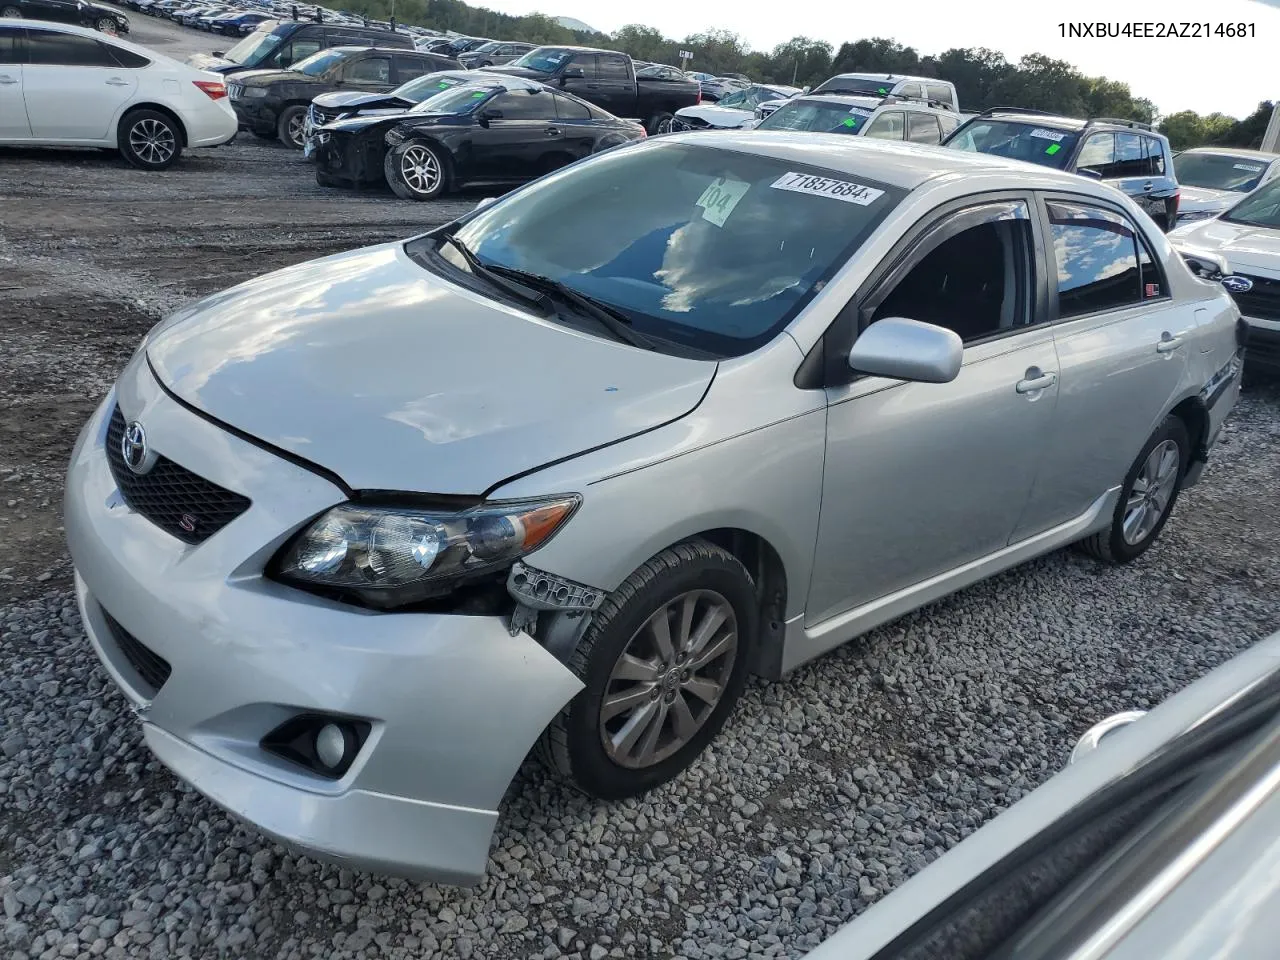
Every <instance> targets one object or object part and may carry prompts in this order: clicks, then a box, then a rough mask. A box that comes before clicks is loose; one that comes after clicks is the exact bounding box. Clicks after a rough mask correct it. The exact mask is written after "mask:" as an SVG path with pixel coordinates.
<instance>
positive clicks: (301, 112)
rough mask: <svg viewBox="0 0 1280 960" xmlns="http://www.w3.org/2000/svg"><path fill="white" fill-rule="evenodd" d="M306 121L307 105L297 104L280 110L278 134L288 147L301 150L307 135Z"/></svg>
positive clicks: (277, 124)
mask: <svg viewBox="0 0 1280 960" xmlns="http://www.w3.org/2000/svg"><path fill="white" fill-rule="evenodd" d="M306 123H307V108H306V107H301V106H298V105H297V104H295V105H293V106H292V107H285V108H284V109H283V110H281V111H280V118H279V119H278V120H277V121H276V136H277V137H278V138H279V139H280V142H281V143H283V144H284V145H285V146H286V147H292V148H293V149H294V150H301V149H302V142H303V140H304V139H305V137H306V130H305V127H306Z"/></svg>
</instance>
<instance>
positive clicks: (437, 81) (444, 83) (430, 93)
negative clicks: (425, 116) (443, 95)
mask: <svg viewBox="0 0 1280 960" xmlns="http://www.w3.org/2000/svg"><path fill="white" fill-rule="evenodd" d="M463 82H464V81H463V80H462V79H461V78H460V77H442V76H440V75H439V74H432V73H428V74H426V75H425V76H421V77H414V78H413V79H412V80H410V81H409V82H408V83H406V84H402V85H401V86H398V87H396V88H395V89H394V90H392V91H391V94H390V96H393V97H399V98H400V99H401V100H410V101H412V102H413V103H421V102H422V101H423V100H426V99H427V98H428V97H434V96H435V95H436V94H437V93H439V92H440V91H441V90H448V89H450V88H451V87H456V86H457V85H458V84H460V83H463Z"/></svg>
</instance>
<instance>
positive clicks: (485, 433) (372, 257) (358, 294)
mask: <svg viewBox="0 0 1280 960" xmlns="http://www.w3.org/2000/svg"><path fill="white" fill-rule="evenodd" d="M145 349H146V351H147V357H148V359H149V360H150V362H151V365H152V367H153V368H154V370H155V371H156V374H157V375H158V376H159V378H160V380H161V381H162V382H163V383H164V384H165V385H166V387H167V388H168V389H169V390H171V391H172V392H173V393H174V394H176V395H177V396H178V397H180V398H181V399H182V400H184V401H185V402H187V403H189V404H191V405H192V406H194V407H195V408H197V409H199V410H202V411H204V412H205V413H207V414H209V415H210V416H212V417H214V418H215V419H217V420H220V421H222V422H223V423H226V424H228V425H229V426H231V427H235V428H238V429H239V430H242V431H244V432H246V433H249V434H251V435H253V436H255V437H258V438H259V439H261V440H263V441H266V442H267V443H270V444H272V445H274V446H276V447H278V448H280V449H282V450H285V451H287V452H289V453H291V454H294V455H296V456H299V457H302V458H304V459H306V460H309V461H311V462H312V463H315V464H317V465H319V466H322V467H325V468H327V469H329V470H331V471H333V472H335V473H337V474H338V475H339V476H340V477H342V479H343V480H344V481H345V482H346V483H347V484H348V485H349V486H350V487H352V488H353V489H381V490H407V491H418V492H425V493H438V494H464V495H465V494H471V495H478V494H481V493H484V492H485V491H487V490H488V489H489V488H490V487H492V486H494V485H495V484H497V483H499V482H500V481H502V480H505V479H507V478H508V477H511V476H514V475H516V474H520V473H523V472H526V471H528V470H532V469H535V468H537V467H539V466H542V465H543V464H546V463H549V462H552V461H557V460H562V459H564V458H566V457H571V456H574V455H576V454H579V453H583V452H585V451H587V450H592V449H595V448H598V447H601V446H605V445H608V444H610V443H614V442H616V441H618V440H622V439H625V438H626V437H628V436H632V435H634V434H637V433H641V432H643V431H645V430H649V429H651V428H653V427H657V426H660V425H662V424H664V423H668V422H670V421H672V420H675V419H678V418H680V417H682V416H684V415H685V414H687V413H689V412H690V411H691V410H693V409H694V408H695V407H697V405H698V404H699V402H700V401H701V399H702V397H703V395H704V394H705V393H706V390H707V387H708V386H709V385H710V383H711V379H712V377H713V376H714V375H715V370H716V364H715V363H714V362H710V361H702V360H690V359H684V358H680V357H671V356H666V355H663V354H660V353H654V352H650V351H645V350H641V349H638V348H635V347H630V346H627V345H626V344H622V343H616V342H614V341H611V340H604V339H599V338H596V337H594V336H590V335H588V334H585V333H579V332H577V331H574V330H571V329H569V328H567V327H564V326H561V325H559V324H556V323H553V322H550V321H543V320H540V319H537V318H533V317H531V316H529V315H527V314H525V313H522V312H520V311H518V310H516V309H514V308H511V307H507V306H505V305H503V304H500V303H497V302H494V301H492V300H489V299H487V298H485V297H483V296H481V295H479V294H475V293H472V292H470V291H468V290H465V289H463V288H461V287H458V286H455V285H453V284H451V283H449V282H447V281H446V280H444V279H442V278H441V277H439V276H437V275H435V274H433V273H431V272H429V271H427V270H426V269H424V268H423V267H421V266H420V265H418V264H417V263H415V262H414V261H413V260H412V259H410V257H409V256H408V255H407V254H406V253H405V252H404V248H403V246H402V245H401V244H399V243H395V244H384V245H380V246H376V247H369V248H365V249H363V250H356V251H352V252H350V253H344V254H338V255H336V256H332V257H326V258H324V259H323V260H314V261H311V262H309V263H303V264H299V265H298V266H295V267H290V268H287V269H285V270H280V271H277V272H275V273H270V274H267V275H266V276H263V277H259V278H257V279H255V280H251V281H249V282H248V283H244V284H241V285H239V286H237V287H233V288H231V289H229V290H225V291H223V292H221V293H217V294H214V295H213V296H211V297H207V298H205V299H204V300H201V301H199V302H197V303H195V304H192V305H191V306H189V307H187V308H185V309H183V310H182V311H180V312H179V313H177V314H175V315H173V317H171V318H170V319H169V320H168V321H166V322H165V323H163V324H161V325H160V326H159V327H157V329H156V330H155V331H154V332H153V333H152V334H151V335H150V336H149V338H148V340H147V343H146V347H145Z"/></svg>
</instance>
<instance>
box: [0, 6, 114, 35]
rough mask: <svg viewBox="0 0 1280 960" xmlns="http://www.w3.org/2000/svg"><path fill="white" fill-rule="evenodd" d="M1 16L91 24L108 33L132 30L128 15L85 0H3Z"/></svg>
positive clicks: (75, 24) (101, 31)
mask: <svg viewBox="0 0 1280 960" xmlns="http://www.w3.org/2000/svg"><path fill="white" fill-rule="evenodd" d="M0 18H3V19H6V20H43V21H45V22H47V23H69V24H72V25H74V26H80V27H91V28H92V29H94V30H97V31H98V32H99V33H105V34H107V35H109V36H116V35H118V34H121V33H128V32H129V18H128V17H127V16H126V15H125V14H123V13H121V12H120V11H119V10H114V9H112V8H111V7H105V6H102V5H100V4H96V3H87V2H85V0H0Z"/></svg>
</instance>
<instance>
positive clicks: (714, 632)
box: [66, 132, 1239, 883]
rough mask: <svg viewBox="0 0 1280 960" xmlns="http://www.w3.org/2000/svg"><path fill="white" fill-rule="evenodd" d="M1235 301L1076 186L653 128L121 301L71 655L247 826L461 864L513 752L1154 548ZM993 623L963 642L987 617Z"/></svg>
mask: <svg viewBox="0 0 1280 960" xmlns="http://www.w3.org/2000/svg"><path fill="white" fill-rule="evenodd" d="M1238 318H1239V313H1238V311H1237V309H1236V307H1235V306H1234V304H1233V302H1232V300H1231V299H1230V297H1229V296H1228V294H1227V293H1226V291H1225V290H1224V289H1223V288H1222V286H1221V285H1220V284H1218V283H1213V282H1209V281H1206V280H1204V279H1201V278H1198V277H1196V276H1194V275H1193V274H1192V273H1191V272H1190V271H1189V269H1188V268H1187V267H1186V265H1185V264H1184V262H1183V261H1182V260H1181V259H1180V258H1179V257H1178V256H1177V255H1176V254H1175V253H1174V252H1173V251H1172V249H1171V248H1170V246H1169V244H1168V242H1167V240H1166V239H1165V237H1164V235H1163V234H1162V233H1161V232H1160V230H1159V229H1158V228H1157V227H1156V226H1155V224H1153V223H1152V221H1151V220H1150V219H1148V218H1147V217H1146V215H1145V214H1143V213H1142V212H1141V211H1140V210H1139V209H1138V208H1137V207H1135V206H1134V205H1133V204H1132V203H1131V202H1129V201H1128V200H1127V199H1125V198H1124V197H1123V196H1122V195H1121V194H1119V193H1117V192H1115V191H1113V190H1111V189H1110V188H1108V187H1105V186H1102V185H1100V184H1096V183H1093V182H1090V181H1087V180H1084V179H1082V178H1079V177H1075V176H1071V175H1068V174H1062V173H1058V172H1055V171H1051V170H1047V169H1043V168H1032V167H1029V166H1024V165H1021V164H1017V163H1016V162H1014V161H1006V160H1001V159H999V158H993V157H989V156H985V155H976V154H975V155H969V154H963V153H958V152H956V151H951V150H940V149H929V148H922V147H918V146H914V145H909V144H895V143H889V142H881V141H865V140H863V138H846V137H837V136H830V137H828V136H825V135H814V136H810V137H804V138H795V137H790V136H787V135H785V134H782V135H773V134H765V133H760V132H752V133H747V134H734V133H729V134H725V135H723V136H717V137H715V138H713V139H708V138H706V137H705V136H704V137H699V136H697V135H677V136H671V137H665V138H661V139H659V140H654V141H653V142H650V143H644V144H640V145H637V146H634V147H629V148H627V149H625V150H616V151H611V152H608V153H604V154H600V155H598V156H596V157H593V158H590V159H588V160H586V161H583V162H581V163H579V164H576V165H574V166H571V167H567V168H565V169H564V170H562V171H559V172H557V173H555V174H552V175H550V176H547V177H544V178H543V179H541V180H539V181H537V182H535V183H533V184H531V185H529V186H527V187H524V188H522V189H519V190H517V191H514V192H513V193H510V194H508V195H507V196H505V197H503V198H502V199H500V200H498V201H497V202H495V203H492V204H489V205H487V206H485V207H483V208H482V209H477V210H475V211H473V212H472V213H471V214H469V215H467V216H465V217H463V218H461V219H460V220H458V221H456V222H454V223H451V224H449V225H447V226H445V227H443V228H440V229H438V230H435V231H433V232H431V233H429V234H427V235H424V236H420V237H416V238H414V239H412V240H409V241H408V242H404V243H391V244H385V245H382V246H376V247H372V248H368V249H364V250H358V251H354V252H351V253H347V254H342V255H338V256H333V257H328V258H325V259H323V260H318V261H314V262H311V263H306V264H302V265H300V266H296V267H292V268H289V269H285V270H281V271H279V272H276V273H273V274H269V275H267V276H264V277H261V278H259V279H256V280H252V281H250V282H248V283H245V284H242V285H240V286H238V287H235V288H233V289H230V290H227V291H225V292H222V293H218V294H215V295H213V296H211V297H207V298H206V299H204V300H202V301H200V302H198V303H196V304H194V305H192V306H190V307H188V308H186V309H184V310H182V311H180V312H179V313H177V314H175V315H174V316H172V317H171V318H169V319H168V320H166V321H164V322H162V323H161V324H159V325H158V326H157V327H156V328H155V329H154V330H153V331H152V332H151V333H150V334H148V336H147V337H146V339H145V341H144V342H143V344H142V345H141V346H140V347H139V349H138V351H137V353H136V354H135V355H134V357H133V358H132V359H131V360H130V362H129V363H128V365H127V366H126V368H125V370H124V372H123V373H122V374H121V377H120V379H119V381H118V382H117V384H116V386H115V388H114V389H113V390H112V391H111V393H110V394H109V395H108V396H107V398H106V399H105V400H104V401H103V403H102V405H101V407H100V408H99V409H98V410H97V412H96V413H95V414H94V415H93V417H92V419H91V420H90V422H89V423H88V425H87V426H86V427H85V429H84V432H83V433H82V435H81V437H80V439H79V442H78V443H77V445H76V448H75V451H74V453H73V455H72V462H71V467H70V474H69V477H68V483H67V499H66V528H67V536H68V540H69V543H70V548H71V553H72V555H73V557H74V560H75V565H76V569H77V589H78V592H79V599H80V605H81V609H82V612H83V615H84V622H85V626H86V629H87V630H88V633H89V636H90V638H91V640H92V642H93V644H94V646H95V647H96V649H97V651H98V653H99V655H100V656H101V658H102V661H103V663H104V664H105V666H106V669H107V670H108V671H109V672H110V674H111V675H112V677H113V678H114V679H115V681H116V682H117V683H118V684H119V685H120V687H121V688H122V690H123V691H124V692H125V694H126V696H127V697H128V698H129V699H130V700H131V701H132V703H133V704H134V705H135V707H136V710H137V713H138V716H139V718H140V720H141V722H142V728H143V731H144V735H145V738H146V742H147V744H148V746H149V747H150V748H151V749H152V750H153V751H154V752H155V754H156V755H157V756H158V757H159V758H160V759H161V760H162V761H163V762H164V763H165V764H167V765H168V766H169V767H170V768H172V769H173V770H174V771H175V772H176V773H177V774H178V775H179V776H180V777H182V778H183V779H185V780H187V781H189V782H190V783H192V784H193V785H194V786H195V787H196V788H197V789H199V790H200V791H202V792H203V793H205V794H206V795H207V796H209V797H210V798H212V799H213V800H214V801H215V802H217V803H219V804H221V805H222V806H224V807H226V808H227V809H229V810H231V811H232V812H233V813H235V814H237V815H239V816H240V817H243V818H245V819H247V820H249V821H251V822H253V823H254V824H256V825H258V826H259V827H260V828H261V829H262V830H263V831H265V832H267V833H269V834H271V835H273V836H275V837H277V838H279V839H281V840H282V841H284V842H286V843H290V844H292V845H294V846H296V847H299V848H301V849H304V850H307V851H310V852H312V853H314V854H316V855H318V856H321V857H324V858H327V859H331V860H335V861H338V862H344V863H348V864H351V865H356V866H360V867H363V868H367V869H373V870H379V871H386V872H395V873H402V874H408V875H412V876H418V877H428V878H434V879H437V880H444V881H450V882H459V883H465V882H473V881H475V880H476V879H477V878H478V877H480V876H481V875H482V874H483V872H484V869H485V864H486V858H487V853H488V846H489V840H490V836H491V833H492V831H493V828H494V824H495V821H496V819H497V816H498V814H497V809H498V803H499V800H500V799H501V797H502V795H503V792H504V791H505V790H506V788H507V786H508V784H509V782H510V781H511V779H512V777H513V776H514V774H515V772H516V770H517V768H518V767H519V765H520V763H521V762H522V760H523V759H524V757H525V756H526V754H527V753H528V751H529V750H530V748H531V747H533V746H534V745H535V743H540V745H541V752H542V754H543V755H544V756H545V758H546V759H547V760H548V762H549V763H550V764H551V765H552V766H553V768H555V769H556V770H558V771H560V772H561V773H562V774H563V775H564V776H565V777H566V778H568V779H569V780H571V781H572V782H573V783H575V784H576V785H577V786H578V787H580V788H581V789H583V790H585V791H587V792H588V793H590V794H593V795H595V796H598V797H602V798H618V797H624V796H628V795H632V794H636V793H639V792H641V791H644V790H647V789H649V788H651V787H653V786H654V785H656V784H659V783H662V782H663V781H666V780H668V779H670V778H672V777H673V776H675V775H676V774H677V773H679V771H680V770H682V769H683V768H684V767H686V766H687V765H688V764H689V763H691V762H692V761H693V760H694V758H695V757H697V755H698V753H699V752H700V751H701V750H702V749H703V748H704V747H705V746H706V745H707V743H708V742H709V741H710V740H711V739H712V737H714V736H715V734H716V732H717V730H718V729H719V728H720V726H721V725H722V724H723V723H724V721H725V720H726V718H727V716H728V714H729V713H730V711H731V710H732V708H733V705H734V702H735V701H736V700H737V698H738V696H739V693H740V692H741V690H742V687H743V683H744V680H745V677H746V675H747V674H748V673H756V674H759V675H763V676H765V677H770V678H776V677H780V676H781V675H782V674H784V673H786V672H787V671H788V670H790V669H791V668H793V667H795V666H796V665H798V664H801V663H804V662H805V661H807V660H810V659H811V658H814V657H817V656H819V655H820V654H822V653H824V652H825V651H827V650H830V649H832V648H833V647H836V646H838V645H839V644H842V643H844V642H845V641H847V640H849V639H850V638H851V637H854V636H856V635H858V634H860V633H862V632H865V631H867V630H869V629H871V628H872V627H874V626H876V625H877V624H880V623H883V622H885V621H886V620H889V619H891V618H893V617H896V616H898V615H900V614H902V613H905V612H906V611H909V610H912V609H914V608H916V607H919V606H921V605H922V604H925V603H928V602H929V601H932V600H934V599H936V598H938V597H940V596H943V595H944V594H947V593H949V592H951V591H954V590H957V589H959V588H961V587H964V586H965V585H967V584H970V583H973V582H975V581H977V580H979V579H981V578H983V577H987V576H990V575H991V574H994V573H996V572H998V571H1000V570H1003V569H1006V568H1008V567H1010V566H1013V565H1015V564H1017V563H1020V562H1022V561H1024V560H1026V559H1028V558H1030V557H1034V556H1036V555H1039V554H1042V553H1045V552H1046V551H1049V550H1053V549H1055V548H1058V547H1061V546H1064V545H1066V544H1069V543H1073V542H1083V543H1084V544H1085V545H1086V546H1087V548H1088V549H1089V550H1090V551H1091V552H1092V553H1094V554H1095V555H1096V556H1098V557H1100V558H1102V559H1105V560H1109V561H1115V562H1124V561H1129V560H1133V559H1134V558H1136V557H1138V556H1140V555H1141V554H1142V553H1143V552H1144V551H1145V550H1146V549H1147V548H1148V547H1149V546H1150V545H1151V543H1152V542H1153V541H1154V540H1155V538H1156V537H1157V536H1158V535H1159V533H1160V530H1161V528H1162V527H1163V525H1164V523H1165V522H1166V521H1167V520H1168V518H1169V515H1170V512H1171V510H1172V509H1173V506H1174V503H1175V501H1176V499H1177V496H1178V492H1179V490H1180V489H1181V488H1183V487H1185V486H1187V485H1188V484H1190V483H1193V482H1195V481H1196V480H1197V479H1199V477H1200V475H1201V472H1202V471H1203V469H1204V467H1205V464H1206V461H1207V459H1208V457H1209V455H1210V451H1211V448H1212V446H1213V442H1214V440H1215V438H1216V437H1217V434H1218V431H1219V429H1220V427H1221V426H1222V423H1223V420H1224V418H1225V417H1226V416H1227V413H1228V411H1229V410H1230V409H1231V407H1232V405H1233V403H1234V402H1235V399H1236V395H1237V390H1238V385H1237V382H1238V381H1237V372H1238V369H1239V354H1238V343H1237V321H1238ZM992 642H997V641H994V640H993V641H992Z"/></svg>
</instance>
